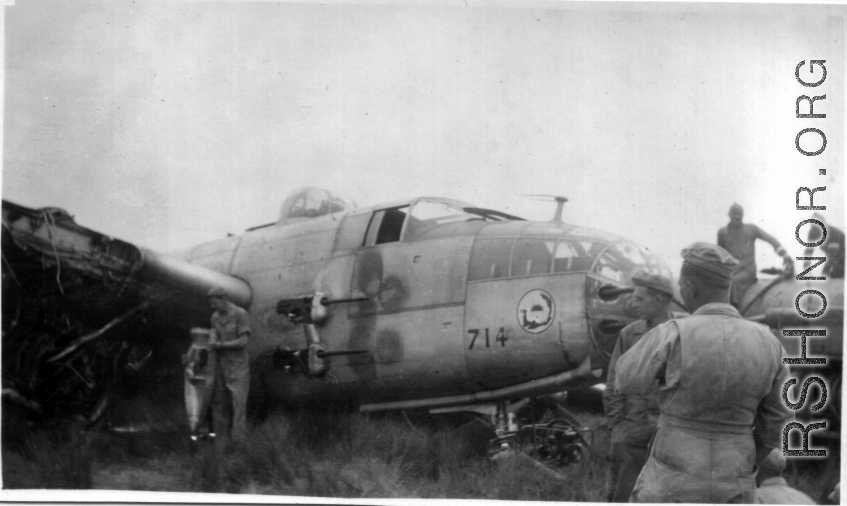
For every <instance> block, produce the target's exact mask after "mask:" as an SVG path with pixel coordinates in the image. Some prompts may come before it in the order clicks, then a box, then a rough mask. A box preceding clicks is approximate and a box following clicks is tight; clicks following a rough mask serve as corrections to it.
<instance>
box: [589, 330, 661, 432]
mask: <svg viewBox="0 0 847 506" xmlns="http://www.w3.org/2000/svg"><path fill="white" fill-rule="evenodd" d="M649 330H651V329H649V328H648V327H647V322H645V321H644V320H637V321H634V322H632V323H630V324H629V325H627V326H626V327H624V328H623V329H622V330H621V333H620V336H619V337H618V341H617V343H616V344H615V349H614V350H613V351H612V357H611V358H610V359H609V372H608V375H607V377H606V390H605V391H604V392H603V408H604V409H605V411H606V416H608V417H609V418H610V419H611V420H610V421H611V423H612V425H614V424H616V423H618V422H620V421H621V420H630V421H632V422H635V423H637V424H639V425H652V426H653V427H655V426H656V423H657V421H658V419H659V382H658V380H656V381H654V382H653V388H652V389H651V391H650V393H648V394H647V395H621V394H619V393H618V392H616V391H615V364H617V362H618V359H619V358H620V356H621V355H623V354H624V353H626V352H627V351H628V350H629V349H630V348H632V347H633V346H634V345H635V343H637V342H638V340H639V339H641V337H642V336H643V335H644V334H646V333H647V332H648V331H649Z"/></svg>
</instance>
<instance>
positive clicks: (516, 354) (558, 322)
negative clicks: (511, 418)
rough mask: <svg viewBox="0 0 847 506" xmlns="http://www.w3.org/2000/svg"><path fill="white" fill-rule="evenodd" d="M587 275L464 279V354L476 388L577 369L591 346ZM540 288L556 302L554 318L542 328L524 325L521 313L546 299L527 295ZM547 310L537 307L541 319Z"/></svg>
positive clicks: (530, 310) (523, 317) (506, 383)
mask: <svg viewBox="0 0 847 506" xmlns="http://www.w3.org/2000/svg"><path fill="white" fill-rule="evenodd" d="M585 279H586V276H585V274H584V273H568V274H553V275H544V276H532V277H524V278H512V279H497V280H490V281H479V282H473V283H469V284H468V295H467V302H466V306H465V308H466V309H465V332H464V336H463V341H464V355H465V359H466V361H467V364H468V370H469V371H470V373H471V377H472V378H473V380H474V382H475V384H476V385H477V386H478V388H479V389H480V390H482V389H491V388H500V387H503V386H506V385H509V384H514V383H517V382H523V381H529V380H532V379H536V378H541V377H544V376H548V375H551V374H554V373H557V372H561V371H564V370H567V369H570V368H575V367H577V366H578V365H579V364H580V362H582V361H583V360H584V359H585V357H586V356H587V355H588V353H589V347H590V345H589V343H590V340H589V338H588V328H587V326H586V325H585ZM538 290H543V291H544V292H545V293H546V294H547V295H549V296H550V297H551V298H552V301H553V304H554V305H555V309H554V311H553V317H552V320H551V321H549V322H548V323H547V324H546V328H543V329H541V328H540V327H536V328H532V325H531V324H527V321H528V319H527V318H525V315H526V314H527V313H524V312H523V310H524V309H526V310H528V311H529V313H531V312H532V306H533V305H538V306H542V305H543V304H544V302H543V301H542V302H540V304H533V301H532V300H530V299H531V298H532V296H533V295H534V294H535V293H537V291H538ZM525 297H526V299H525ZM524 300H525V301H527V302H528V303H529V304H528V307H526V308H523V307H521V303H522V301H524ZM545 309H546V307H539V308H538V311H537V312H539V311H540V312H542V316H541V318H542V319H543V320H546V319H547V318H546V317H545V315H544V314H543V311H544V310H545ZM531 319H532V317H531V316H530V317H529V320H531ZM486 333H487V335H488V339H487V340H486ZM503 337H505V340H503V339H502V338H503Z"/></svg>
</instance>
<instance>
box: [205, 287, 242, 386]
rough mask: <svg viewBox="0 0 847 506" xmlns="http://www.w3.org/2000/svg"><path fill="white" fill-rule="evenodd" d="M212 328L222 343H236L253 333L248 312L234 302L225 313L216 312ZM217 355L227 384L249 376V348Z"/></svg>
mask: <svg viewBox="0 0 847 506" xmlns="http://www.w3.org/2000/svg"><path fill="white" fill-rule="evenodd" d="M212 327H213V328H214V329H215V332H216V333H217V339H218V341H219V342H222V343H225V342H227V341H234V340H236V339H238V338H239V337H241V336H242V335H244V334H247V336H249V335H250V334H251V333H252V331H251V330H250V317H249V316H248V315H247V311H245V310H244V309H242V308H240V307H238V306H236V305H235V304H233V303H232V302H228V303H227V310H226V311H225V312H224V313H220V312H218V311H215V312H214V314H212ZM215 353H216V354H217V357H218V361H219V362H220V364H221V367H222V369H223V373H224V375H225V377H226V378H227V383H230V381H239V380H242V379H243V378H242V377H243V376H245V375H247V374H248V371H249V364H250V360H249V355H248V353H247V346H243V347H241V348H235V349H224V348H221V349H218V350H216V351H215Z"/></svg>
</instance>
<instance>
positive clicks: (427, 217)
mask: <svg viewBox="0 0 847 506" xmlns="http://www.w3.org/2000/svg"><path fill="white" fill-rule="evenodd" d="M460 206H461V204H460V203H450V202H444V201H440V200H419V201H418V202H417V203H415V205H414V207H412V215H411V217H410V218H409V223H408V224H407V225H406V233H405V237H404V240H406V241H414V240H415V239H417V238H419V237H422V236H423V235H425V234H426V233H427V232H429V231H431V230H433V229H434V228H437V227H440V226H442V225H448V224H451V223H459V222H465V221H507V220H509V219H512V218H514V219H520V218H516V217H513V216H509V215H507V214H503V213H499V212H497V211H488V210H486V209H479V208H476V207H460Z"/></svg>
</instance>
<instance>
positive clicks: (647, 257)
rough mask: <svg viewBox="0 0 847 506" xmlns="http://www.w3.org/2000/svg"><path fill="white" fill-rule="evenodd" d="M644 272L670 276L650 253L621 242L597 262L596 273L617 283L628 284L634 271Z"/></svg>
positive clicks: (608, 250) (665, 268) (666, 269)
mask: <svg viewBox="0 0 847 506" xmlns="http://www.w3.org/2000/svg"><path fill="white" fill-rule="evenodd" d="M637 270H646V271H650V272H653V273H661V274H664V275H666V276H670V271H669V270H668V268H667V267H665V266H664V265H663V264H662V263H661V261H659V259H658V258H657V257H656V256H655V255H653V254H652V253H649V252H647V251H646V250H644V249H643V248H640V247H638V246H636V245H634V244H629V243H625V242H621V243H618V244H615V245H614V246H612V247H610V248H609V249H607V250H606V252H605V253H603V256H601V257H600V260H599V261H598V262H597V267H596V272H597V274H600V275H601V276H604V277H606V278H609V279H611V280H614V281H616V282H618V283H623V284H630V283H631V282H632V281H631V275H632V273H633V272H634V271H637Z"/></svg>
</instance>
